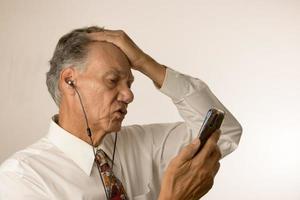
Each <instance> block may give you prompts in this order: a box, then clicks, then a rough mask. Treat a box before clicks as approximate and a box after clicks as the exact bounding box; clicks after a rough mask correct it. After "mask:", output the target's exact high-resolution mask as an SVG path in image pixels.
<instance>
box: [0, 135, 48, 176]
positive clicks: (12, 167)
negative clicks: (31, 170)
mask: <svg viewBox="0 0 300 200" xmlns="http://www.w3.org/2000/svg"><path fill="white" fill-rule="evenodd" d="M50 149H53V145H52V144H51V143H50V142H49V140H48V139H47V138H46V137H44V138H41V139H40V140H38V141H37V142H35V143H33V144H31V145H30V146H28V147H26V148H24V149H22V150H19V151H17V152H15V153H14V154H13V155H11V156H10V157H9V158H7V159H6V160H4V161H3V162H2V163H1V165H0V173H5V172H17V173H18V172H20V173H22V171H23V170H24V168H25V167H27V166H28V165H30V163H32V162H35V161H36V160H39V159H40V158H41V157H44V156H47V153H48V152H49V150H50ZM45 153H46V155H45Z"/></svg>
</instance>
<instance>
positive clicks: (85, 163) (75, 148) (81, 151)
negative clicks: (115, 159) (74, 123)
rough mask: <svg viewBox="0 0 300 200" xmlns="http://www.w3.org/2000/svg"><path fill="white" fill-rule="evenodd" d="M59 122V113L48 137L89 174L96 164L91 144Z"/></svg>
mask: <svg viewBox="0 0 300 200" xmlns="http://www.w3.org/2000/svg"><path fill="white" fill-rule="evenodd" d="M57 122H58V115H54V116H53V117H52V120H51V122H50V127H49V131H48V134H47V137H48V139H49V140H50V141H51V142H52V143H53V144H54V145H55V146H57V147H58V148H59V149H60V150H61V151H62V152H63V153H64V154H65V155H66V156H67V157H68V158H70V159H71V160H73V161H74V162H75V163H76V164H77V165H78V166H79V167H80V168H81V169H82V170H83V171H84V172H85V173H86V174H87V175H88V176H89V175H90V174H91V171H92V167H93V164H94V153H93V150H92V147H91V145H90V144H88V143H86V142H85V141H83V140H81V139H79V138H78V137H76V136H74V135H73V134H71V133H69V132H68V131H66V130H64V129H63V128H61V127H60V126H59V125H58V124H57Z"/></svg>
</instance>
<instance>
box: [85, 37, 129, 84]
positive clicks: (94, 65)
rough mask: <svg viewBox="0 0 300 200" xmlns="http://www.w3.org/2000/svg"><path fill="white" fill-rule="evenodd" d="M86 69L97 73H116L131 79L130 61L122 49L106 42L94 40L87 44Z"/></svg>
mask: <svg viewBox="0 0 300 200" xmlns="http://www.w3.org/2000/svg"><path fill="white" fill-rule="evenodd" d="M88 48H89V50H88V56H87V66H88V67H87V69H86V70H87V71H91V73H95V72H97V74H98V73H99V74H102V75H104V74H110V73H114V74H118V75H120V76H122V77H124V76H126V77H128V79H130V80H132V79H133V75H132V72H131V70H130V69H131V66H130V63H129V61H128V59H127V57H126V55H125V54H124V53H123V51H122V50H121V49H120V48H118V47H117V46H115V45H114V44H111V43H108V42H94V43H92V44H90V45H89V47H88Z"/></svg>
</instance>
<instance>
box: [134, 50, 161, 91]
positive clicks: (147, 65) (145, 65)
mask: <svg viewBox="0 0 300 200" xmlns="http://www.w3.org/2000/svg"><path fill="white" fill-rule="evenodd" d="M147 57H148V58H146V59H145V60H144V62H142V63H141V64H140V66H139V67H138V68H137V70H138V71H139V72H141V73H143V74H145V75H146V76H148V77H149V78H150V79H151V80H152V81H153V82H154V83H155V85H156V86H157V87H158V88H160V87H161V86H162V84H163V82H164V79H165V75H166V67H165V66H164V65H161V64H159V63H158V62H156V61H155V60H154V59H153V58H151V57H150V56H148V55H147Z"/></svg>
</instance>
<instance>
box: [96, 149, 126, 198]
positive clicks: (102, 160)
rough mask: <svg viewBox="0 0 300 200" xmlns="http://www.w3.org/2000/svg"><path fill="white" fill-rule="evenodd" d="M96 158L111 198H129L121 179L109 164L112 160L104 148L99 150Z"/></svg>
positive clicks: (107, 192)
mask: <svg viewBox="0 0 300 200" xmlns="http://www.w3.org/2000/svg"><path fill="white" fill-rule="evenodd" d="M95 160H96V162H97V165H98V166H99V168H100V171H101V176H102V180H103V184H104V188H105V190H106V194H107V195H108V198H109V200H128V197H127V195H126V192H125V190H124V187H123V185H122V183H121V181H120V180H119V179H118V178H117V177H115V175H114V173H113V171H112V168H111V166H110V165H109V162H111V160H110V159H109V157H108V156H107V155H106V153H105V152H104V151H103V150H102V149H99V150H97V154H96V159H95ZM110 164H111V163H110Z"/></svg>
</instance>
